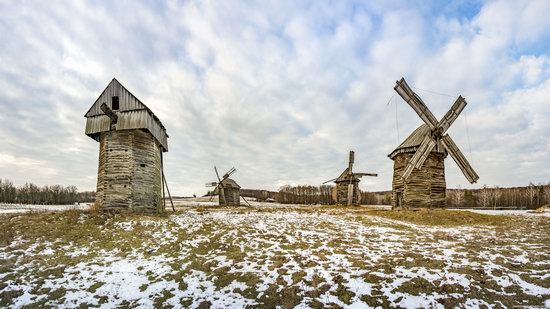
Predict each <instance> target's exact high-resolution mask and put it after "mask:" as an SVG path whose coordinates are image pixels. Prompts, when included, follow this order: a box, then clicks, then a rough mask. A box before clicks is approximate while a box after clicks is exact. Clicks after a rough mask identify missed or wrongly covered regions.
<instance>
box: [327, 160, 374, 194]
mask: <svg viewBox="0 0 550 309" xmlns="http://www.w3.org/2000/svg"><path fill="white" fill-rule="evenodd" d="M354 159H355V153H354V152H353V150H352V151H350V152H349V162H348V167H347V168H346V169H345V170H344V171H343V172H342V174H340V176H339V177H338V178H334V179H331V180H327V181H325V182H323V184H325V183H329V182H331V181H334V182H335V183H336V187H335V188H334V191H333V194H332V195H333V198H334V200H335V201H336V203H337V204H342V205H357V204H359V203H360V202H361V194H360V191H359V181H360V178H361V177H363V176H373V177H376V176H378V174H372V173H354V172H353V162H354Z"/></svg>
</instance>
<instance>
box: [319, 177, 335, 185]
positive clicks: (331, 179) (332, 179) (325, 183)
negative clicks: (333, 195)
mask: <svg viewBox="0 0 550 309" xmlns="http://www.w3.org/2000/svg"><path fill="white" fill-rule="evenodd" d="M336 179H338V177H336V178H333V179H331V180H327V181H325V182H323V185H324V184H326V183H329V182H333V181H335V180H336Z"/></svg>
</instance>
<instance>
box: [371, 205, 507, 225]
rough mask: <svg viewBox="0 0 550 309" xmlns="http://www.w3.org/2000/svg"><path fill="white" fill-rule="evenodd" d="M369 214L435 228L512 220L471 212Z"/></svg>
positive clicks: (498, 223)
mask: <svg viewBox="0 0 550 309" xmlns="http://www.w3.org/2000/svg"><path fill="white" fill-rule="evenodd" d="M367 214H369V215H373V216H378V217H384V218H388V219H392V220H400V221H405V222H410V223H414V224H421V225H434V226H459V225H502V224H505V223H507V222H509V220H510V217H507V216H495V215H483V214H477V213H473V212H469V211H456V210H446V209H419V210H371V211H369V212H368V213H367Z"/></svg>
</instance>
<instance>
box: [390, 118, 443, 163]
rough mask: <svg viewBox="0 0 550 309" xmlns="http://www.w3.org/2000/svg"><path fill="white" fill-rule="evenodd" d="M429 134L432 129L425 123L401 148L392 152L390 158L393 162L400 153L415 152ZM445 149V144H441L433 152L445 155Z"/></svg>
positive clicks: (398, 147)
mask: <svg viewBox="0 0 550 309" xmlns="http://www.w3.org/2000/svg"><path fill="white" fill-rule="evenodd" d="M427 134H431V130H430V127H428V125H427V124H425V123H424V124H422V125H421V126H419V127H418V128H416V130H414V131H413V132H412V133H411V135H409V136H408V137H407V138H406V139H405V140H404V141H403V142H402V143H401V144H400V145H399V146H397V148H395V150H394V151H392V152H391V153H390V154H389V155H388V157H390V159H392V160H393V158H395V156H396V155H398V154H400V153H406V152H415V151H416V150H417V149H418V147H419V146H420V144H421V143H422V140H423V139H424V137H425V136H426V135H427ZM444 149H445V148H443V144H441V142H439V143H438V145H436V147H434V149H433V150H432V151H435V152H441V153H443V152H444Z"/></svg>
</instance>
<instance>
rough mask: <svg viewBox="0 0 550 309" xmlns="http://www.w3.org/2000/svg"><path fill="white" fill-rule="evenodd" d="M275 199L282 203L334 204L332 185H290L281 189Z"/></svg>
mask: <svg viewBox="0 0 550 309" xmlns="http://www.w3.org/2000/svg"><path fill="white" fill-rule="evenodd" d="M275 200H276V201H277V202H279V203H282V204H324V205H329V204H332V203H333V201H332V186H328V185H321V186H310V185H300V186H290V185H285V186H282V187H281V188H280V189H279V192H278V193H277V195H276V198H275Z"/></svg>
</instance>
